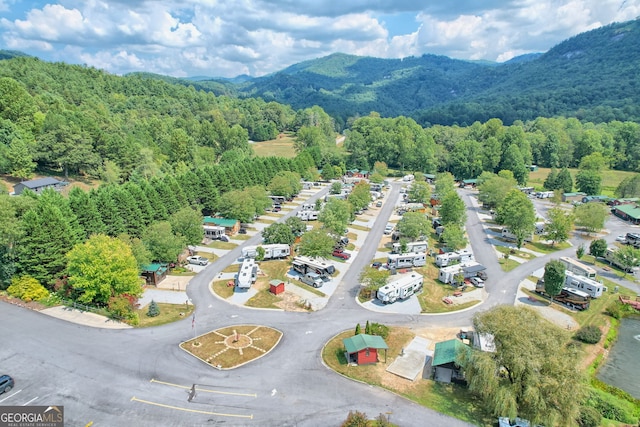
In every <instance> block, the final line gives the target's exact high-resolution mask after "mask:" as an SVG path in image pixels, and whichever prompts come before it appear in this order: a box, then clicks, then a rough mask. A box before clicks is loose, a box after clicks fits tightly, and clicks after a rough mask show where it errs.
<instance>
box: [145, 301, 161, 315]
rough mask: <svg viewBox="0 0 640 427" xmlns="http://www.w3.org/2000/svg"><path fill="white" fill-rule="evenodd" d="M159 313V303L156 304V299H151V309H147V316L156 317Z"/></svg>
mask: <svg viewBox="0 0 640 427" xmlns="http://www.w3.org/2000/svg"><path fill="white" fill-rule="evenodd" d="M159 314H160V307H158V304H156V302H155V301H154V300H151V302H150V303H149V309H148V310H147V316H149V317H156V316H158V315H159Z"/></svg>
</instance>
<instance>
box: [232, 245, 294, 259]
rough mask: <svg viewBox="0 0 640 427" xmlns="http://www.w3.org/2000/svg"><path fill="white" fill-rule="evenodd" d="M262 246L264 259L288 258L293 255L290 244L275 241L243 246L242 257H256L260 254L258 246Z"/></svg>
mask: <svg viewBox="0 0 640 427" xmlns="http://www.w3.org/2000/svg"><path fill="white" fill-rule="evenodd" d="M259 247H262V249H264V258H263V260H265V261H266V260H270V259H279V258H286V257H288V256H289V255H291V248H290V247H289V245H285V244H278V243H274V244H271V245H260V246H245V247H244V248H242V257H243V258H255V257H256V256H258V248H259Z"/></svg>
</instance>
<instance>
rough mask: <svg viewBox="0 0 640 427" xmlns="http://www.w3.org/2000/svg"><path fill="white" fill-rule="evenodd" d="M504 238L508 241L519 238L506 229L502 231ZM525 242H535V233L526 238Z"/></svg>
mask: <svg viewBox="0 0 640 427" xmlns="http://www.w3.org/2000/svg"><path fill="white" fill-rule="evenodd" d="M502 238H503V239H507V240H518V237H517V236H516V235H515V234H513V233H512V232H511V231H510V230H509V229H508V228H506V227H504V228H503V229H502ZM524 241H525V242H533V233H531V234H530V235H528V236H525V238H524Z"/></svg>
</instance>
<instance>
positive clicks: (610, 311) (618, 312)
mask: <svg viewBox="0 0 640 427" xmlns="http://www.w3.org/2000/svg"><path fill="white" fill-rule="evenodd" d="M605 313H607V315H609V316H611V317H613V318H614V319H620V317H622V303H621V302H620V301H613V302H611V303H610V304H609V305H608V306H607V308H606V310H605Z"/></svg>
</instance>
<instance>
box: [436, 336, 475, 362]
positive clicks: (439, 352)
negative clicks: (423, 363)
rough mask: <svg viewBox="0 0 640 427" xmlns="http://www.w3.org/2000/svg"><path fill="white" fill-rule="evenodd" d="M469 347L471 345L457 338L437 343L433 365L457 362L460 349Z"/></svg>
mask: <svg viewBox="0 0 640 427" xmlns="http://www.w3.org/2000/svg"><path fill="white" fill-rule="evenodd" d="M461 348H464V349H467V350H468V349H469V347H468V346H467V345H465V344H463V343H462V341H460V340H457V339H452V340H449V341H443V342H439V343H436V348H435V350H434V352H433V362H432V363H431V366H440V365H446V364H447V363H451V362H456V361H457V359H458V357H457V355H458V351H459V350H460V349H461Z"/></svg>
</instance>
